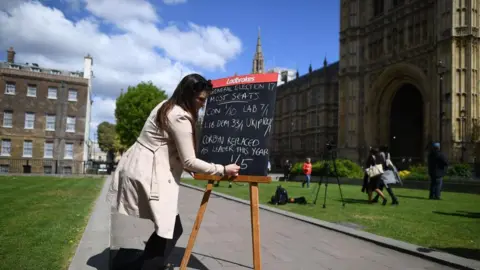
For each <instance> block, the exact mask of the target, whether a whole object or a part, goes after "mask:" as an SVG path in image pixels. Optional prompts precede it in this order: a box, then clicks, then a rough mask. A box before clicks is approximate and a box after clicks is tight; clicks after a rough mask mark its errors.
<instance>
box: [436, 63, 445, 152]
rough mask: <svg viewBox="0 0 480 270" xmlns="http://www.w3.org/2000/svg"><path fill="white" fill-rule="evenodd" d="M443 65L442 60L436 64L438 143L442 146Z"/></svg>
mask: <svg viewBox="0 0 480 270" xmlns="http://www.w3.org/2000/svg"><path fill="white" fill-rule="evenodd" d="M445 70H446V67H445V64H444V63H443V61H442V60H439V61H438V63H437V73H438V79H439V81H438V86H439V98H440V100H439V106H438V107H439V108H438V110H439V114H438V127H439V131H438V132H439V134H438V136H439V143H440V145H442V132H443V116H444V112H443V75H444V74H445Z"/></svg>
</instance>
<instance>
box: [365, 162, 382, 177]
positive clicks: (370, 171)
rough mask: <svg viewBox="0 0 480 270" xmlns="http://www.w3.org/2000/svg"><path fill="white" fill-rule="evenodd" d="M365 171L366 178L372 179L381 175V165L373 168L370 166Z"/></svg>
mask: <svg viewBox="0 0 480 270" xmlns="http://www.w3.org/2000/svg"><path fill="white" fill-rule="evenodd" d="M365 171H366V173H367V175H368V177H370V178H372V177H375V176H378V175H381V174H383V165H382V164H377V165H375V166H370V168H367V169H366V170H365Z"/></svg>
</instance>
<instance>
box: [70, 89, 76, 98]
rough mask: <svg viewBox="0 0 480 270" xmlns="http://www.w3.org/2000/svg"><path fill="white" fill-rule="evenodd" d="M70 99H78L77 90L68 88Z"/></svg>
mask: <svg viewBox="0 0 480 270" xmlns="http://www.w3.org/2000/svg"><path fill="white" fill-rule="evenodd" d="M68 101H77V90H75V89H70V90H68Z"/></svg>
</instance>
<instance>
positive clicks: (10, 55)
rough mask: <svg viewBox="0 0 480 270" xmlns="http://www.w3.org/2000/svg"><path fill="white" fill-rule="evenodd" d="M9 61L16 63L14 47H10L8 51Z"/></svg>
mask: <svg viewBox="0 0 480 270" xmlns="http://www.w3.org/2000/svg"><path fill="white" fill-rule="evenodd" d="M7 62H8V63H11V64H13V63H15V51H14V50H13V47H10V49H8V51H7Z"/></svg>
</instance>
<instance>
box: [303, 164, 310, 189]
mask: <svg viewBox="0 0 480 270" xmlns="http://www.w3.org/2000/svg"><path fill="white" fill-rule="evenodd" d="M302 169H303V174H305V180H304V181H303V183H302V187H305V184H307V188H309V187H310V179H311V176H312V162H311V160H310V158H306V159H305V163H303V168H302Z"/></svg>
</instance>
